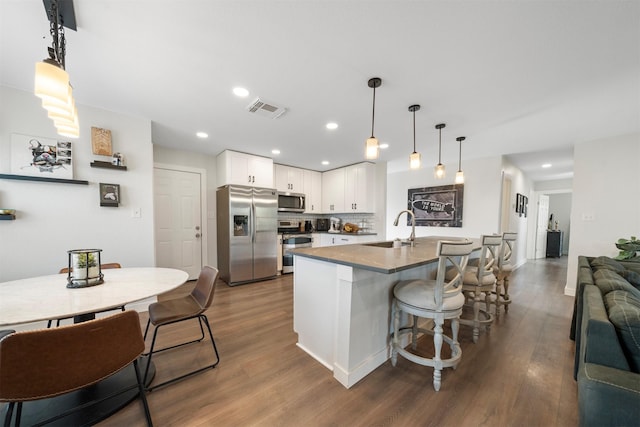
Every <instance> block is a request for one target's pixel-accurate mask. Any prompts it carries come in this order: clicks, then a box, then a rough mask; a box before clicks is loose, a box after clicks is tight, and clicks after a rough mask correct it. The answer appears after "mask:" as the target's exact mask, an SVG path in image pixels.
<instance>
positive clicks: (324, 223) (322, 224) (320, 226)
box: [316, 218, 329, 231]
mask: <svg viewBox="0 0 640 427" xmlns="http://www.w3.org/2000/svg"><path fill="white" fill-rule="evenodd" d="M316 231H329V220H328V219H327V218H318V219H317V220H316Z"/></svg>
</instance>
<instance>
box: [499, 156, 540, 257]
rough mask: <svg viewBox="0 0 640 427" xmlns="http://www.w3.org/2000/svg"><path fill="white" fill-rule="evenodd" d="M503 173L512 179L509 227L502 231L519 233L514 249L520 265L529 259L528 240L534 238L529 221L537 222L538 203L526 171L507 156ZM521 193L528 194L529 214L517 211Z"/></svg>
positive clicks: (504, 160) (507, 178) (503, 165)
mask: <svg viewBox="0 0 640 427" xmlns="http://www.w3.org/2000/svg"><path fill="white" fill-rule="evenodd" d="M502 173H503V176H504V179H505V180H509V181H511V194H510V197H509V210H508V215H509V217H508V218H507V221H506V223H507V224H508V229H505V230H502V231H515V232H516V233H518V240H516V245H515V249H514V254H513V259H515V265H516V266H519V265H522V264H524V263H525V262H526V260H527V245H528V242H531V241H532V240H533V238H534V237H533V235H532V234H531V232H530V231H529V229H528V228H529V227H528V225H529V221H534V222H533V223H534V224H535V217H536V215H535V211H536V204H535V202H534V200H533V199H534V197H533V191H532V189H533V183H532V182H531V180H530V179H529V178H527V177H526V176H525V174H524V173H522V171H521V170H520V169H518V168H517V167H515V166H514V165H513V164H511V163H510V162H509V161H508V160H507V159H506V158H505V157H503V158H502ZM518 193H520V194H522V195H524V196H527V198H528V200H529V203H528V211H527V216H526V217H525V216H524V215H520V214H517V213H516V196H517V194H518Z"/></svg>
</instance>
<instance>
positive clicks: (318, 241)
mask: <svg viewBox="0 0 640 427" xmlns="http://www.w3.org/2000/svg"><path fill="white" fill-rule="evenodd" d="M321 246H322V233H311V247H312V248H319V247H321Z"/></svg>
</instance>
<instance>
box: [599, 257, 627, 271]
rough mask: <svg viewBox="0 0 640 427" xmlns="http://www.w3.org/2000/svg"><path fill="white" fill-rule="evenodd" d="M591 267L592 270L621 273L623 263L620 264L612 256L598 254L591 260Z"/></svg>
mask: <svg viewBox="0 0 640 427" xmlns="http://www.w3.org/2000/svg"><path fill="white" fill-rule="evenodd" d="M591 268H593V269H594V270H601V269H605V270H611V271H615V272H616V273H622V272H623V271H624V270H625V268H624V265H622V264H620V263H619V262H618V261H616V260H615V259H613V258H609V257H608V256H599V257H597V258H594V259H592V260H591Z"/></svg>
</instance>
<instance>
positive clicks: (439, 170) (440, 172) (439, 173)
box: [434, 123, 446, 179]
mask: <svg viewBox="0 0 640 427" xmlns="http://www.w3.org/2000/svg"><path fill="white" fill-rule="evenodd" d="M445 126H446V125H445V124H444V123H440V124H437V125H436V129H438V131H439V132H440V135H439V136H438V164H437V165H436V167H435V169H434V174H435V177H436V179H442V178H444V175H445V172H444V165H443V164H442V128H443V127H445Z"/></svg>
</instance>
